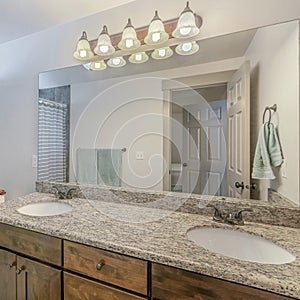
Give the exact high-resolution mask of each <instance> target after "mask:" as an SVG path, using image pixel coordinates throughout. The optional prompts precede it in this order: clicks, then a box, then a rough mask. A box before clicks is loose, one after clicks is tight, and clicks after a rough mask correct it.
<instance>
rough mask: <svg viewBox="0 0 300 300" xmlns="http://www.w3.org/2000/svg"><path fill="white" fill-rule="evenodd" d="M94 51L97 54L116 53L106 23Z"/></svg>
mask: <svg viewBox="0 0 300 300" xmlns="http://www.w3.org/2000/svg"><path fill="white" fill-rule="evenodd" d="M94 52H95V53H96V54H97V55H100V56H101V55H111V54H113V53H115V48H114V46H113V45H112V44H111V40H110V36H109V34H108V30H107V27H106V26H105V25H104V26H103V30H102V31H101V33H100V34H99V37H98V41H97V45H96V47H95V48H94Z"/></svg>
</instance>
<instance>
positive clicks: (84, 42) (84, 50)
mask: <svg viewBox="0 0 300 300" xmlns="http://www.w3.org/2000/svg"><path fill="white" fill-rule="evenodd" d="M73 56H74V57H75V58H76V59H78V60H87V59H90V58H92V57H94V53H93V51H92V50H91V46H90V43H89V41H88V39H87V34H86V32H85V31H84V32H83V33H82V36H81V38H80V39H79V41H78V43H77V47H76V51H75V52H74V53H73Z"/></svg>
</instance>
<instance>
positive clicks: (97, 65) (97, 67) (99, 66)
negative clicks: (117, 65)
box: [90, 60, 107, 71]
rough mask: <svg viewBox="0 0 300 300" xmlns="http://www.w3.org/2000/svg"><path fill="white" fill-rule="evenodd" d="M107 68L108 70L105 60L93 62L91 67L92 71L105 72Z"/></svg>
mask: <svg viewBox="0 0 300 300" xmlns="http://www.w3.org/2000/svg"><path fill="white" fill-rule="evenodd" d="M106 68H107V65H106V63H105V62H104V60H99V61H93V62H92V63H91V65H90V69H91V70H93V71H103V70H105V69H106Z"/></svg>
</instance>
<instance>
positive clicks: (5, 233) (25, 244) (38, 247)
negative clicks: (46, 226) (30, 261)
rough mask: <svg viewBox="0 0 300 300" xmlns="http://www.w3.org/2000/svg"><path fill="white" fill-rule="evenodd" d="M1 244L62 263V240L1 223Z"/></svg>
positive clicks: (47, 260) (57, 263) (45, 259)
mask: <svg viewBox="0 0 300 300" xmlns="http://www.w3.org/2000/svg"><path fill="white" fill-rule="evenodd" d="M0 232H1V234H0V246H1V247H4V248H7V249H10V250H12V251H14V252H17V253H21V254H24V255H26V256H30V257H34V258H36V259H38V260H41V261H43V262H46V263H50V264H53V265H56V266H61V265H62V240H61V239H58V238H55V237H52V236H49V235H46V234H42V233H37V232H33V231H30V230H26V229H22V228H18V227H14V226H11V225H6V224H3V223H0Z"/></svg>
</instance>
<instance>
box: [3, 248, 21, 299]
mask: <svg viewBox="0 0 300 300" xmlns="http://www.w3.org/2000/svg"><path fill="white" fill-rule="evenodd" d="M16 264H17V256H16V255H15V254H13V253H11V252H8V251H4V250H0V299H5V300H16V297H17V293H16V291H17V284H16Z"/></svg>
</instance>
